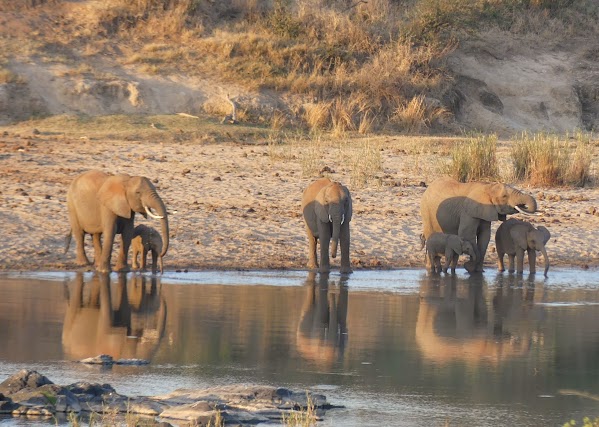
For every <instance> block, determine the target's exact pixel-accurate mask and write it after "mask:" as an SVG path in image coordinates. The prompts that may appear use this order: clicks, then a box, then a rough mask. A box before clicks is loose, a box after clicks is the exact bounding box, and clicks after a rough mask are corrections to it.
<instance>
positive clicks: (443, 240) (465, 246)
mask: <svg viewBox="0 0 599 427" xmlns="http://www.w3.org/2000/svg"><path fill="white" fill-rule="evenodd" d="M425 245H426V253H427V256H428V257H429V260H430V269H431V273H435V272H436V273H441V256H442V255H444V256H445V265H444V266H443V273H447V269H448V268H449V266H450V264H451V274H455V268H456V265H457V264H458V258H459V257H460V255H462V254H468V255H470V261H471V262H476V253H475V252H474V247H473V246H472V244H471V243H470V242H469V241H467V240H464V239H462V238H461V237H460V236H458V235H456V234H446V233H433V234H431V235H430V236H429V238H428V239H426V242H425Z"/></svg>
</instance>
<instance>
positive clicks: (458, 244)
mask: <svg viewBox="0 0 599 427" xmlns="http://www.w3.org/2000/svg"><path fill="white" fill-rule="evenodd" d="M463 243H464V241H463V240H462V238H461V237H459V236H456V235H451V236H449V238H448V239H447V246H448V247H450V248H451V250H452V251H454V252H455V253H456V254H461V253H462V244H463Z"/></svg>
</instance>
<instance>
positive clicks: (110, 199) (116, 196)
mask: <svg viewBox="0 0 599 427" xmlns="http://www.w3.org/2000/svg"><path fill="white" fill-rule="evenodd" d="M125 179H126V178H125V177H124V176H111V177H110V178H108V179H107V180H106V181H105V182H104V184H103V185H102V186H101V187H100V189H99V190H98V198H99V199H100V203H102V205H104V206H105V207H107V208H108V209H110V210H111V211H112V212H114V214H115V215H117V216H120V217H122V218H131V206H129V202H127V192H126V191H125V185H124V180H125Z"/></svg>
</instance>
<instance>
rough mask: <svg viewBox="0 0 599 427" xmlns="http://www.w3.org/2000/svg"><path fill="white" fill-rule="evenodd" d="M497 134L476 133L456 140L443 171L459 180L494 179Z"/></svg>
mask: <svg viewBox="0 0 599 427" xmlns="http://www.w3.org/2000/svg"><path fill="white" fill-rule="evenodd" d="M496 153H497V135H476V136H474V137H471V138H468V139H466V140H464V141H461V142H458V143H457V144H455V145H454V147H453V148H452V150H451V153H450V155H451V161H450V163H449V165H447V166H445V167H444V169H445V173H447V174H449V175H450V176H452V177H454V178H455V179H457V180H458V181H460V182H468V181H475V180H479V179H495V178H497V177H498V175H499V171H498V170H497V158H496V156H497V155H496Z"/></svg>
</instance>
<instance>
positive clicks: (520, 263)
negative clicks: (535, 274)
mask: <svg viewBox="0 0 599 427" xmlns="http://www.w3.org/2000/svg"><path fill="white" fill-rule="evenodd" d="M523 271H524V250H523V249H520V248H517V249H516V273H518V274H522V272H523Z"/></svg>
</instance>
